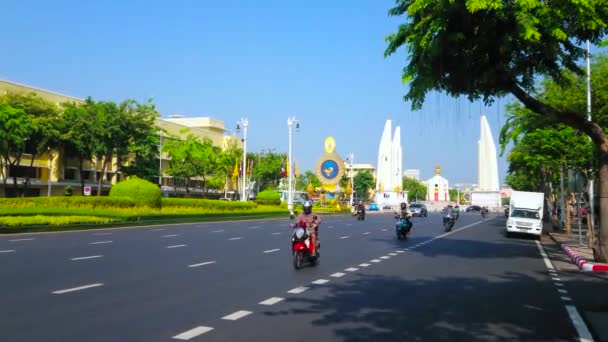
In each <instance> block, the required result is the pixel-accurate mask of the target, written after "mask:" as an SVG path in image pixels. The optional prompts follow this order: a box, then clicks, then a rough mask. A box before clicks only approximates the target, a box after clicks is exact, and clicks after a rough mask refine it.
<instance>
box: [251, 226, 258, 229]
mask: <svg viewBox="0 0 608 342" xmlns="http://www.w3.org/2000/svg"><path fill="white" fill-rule="evenodd" d="M259 228H260V226H252V227H249V229H259Z"/></svg>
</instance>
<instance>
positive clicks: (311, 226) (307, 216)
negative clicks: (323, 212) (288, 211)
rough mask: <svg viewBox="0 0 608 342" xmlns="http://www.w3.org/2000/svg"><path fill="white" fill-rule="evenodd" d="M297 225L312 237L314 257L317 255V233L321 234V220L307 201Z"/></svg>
mask: <svg viewBox="0 0 608 342" xmlns="http://www.w3.org/2000/svg"><path fill="white" fill-rule="evenodd" d="M297 222H298V223H297V224H298V225H299V226H300V227H302V228H304V227H306V231H307V232H308V236H309V237H310V243H311V245H312V255H316V254H317V233H318V232H319V225H320V224H321V218H320V217H319V216H318V215H316V214H313V213H312V202H311V201H305V202H304V204H303V205H302V213H301V214H300V215H298V219H297Z"/></svg>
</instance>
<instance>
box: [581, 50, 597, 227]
mask: <svg viewBox="0 0 608 342" xmlns="http://www.w3.org/2000/svg"><path fill="white" fill-rule="evenodd" d="M587 120H589V121H591V46H590V43H589V39H587ZM589 140H591V137H589ZM593 177H594V176H593V173H591V179H590V180H589V206H590V208H589V209H591V231H594V229H595V222H594V220H595V210H594V208H593V207H594V206H595V205H594V203H593V202H594V201H593ZM579 215H580V214H579Z"/></svg>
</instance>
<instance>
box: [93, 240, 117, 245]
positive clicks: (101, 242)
mask: <svg viewBox="0 0 608 342" xmlns="http://www.w3.org/2000/svg"><path fill="white" fill-rule="evenodd" d="M112 242H114V241H95V242H89V245H103V244H106V243H112Z"/></svg>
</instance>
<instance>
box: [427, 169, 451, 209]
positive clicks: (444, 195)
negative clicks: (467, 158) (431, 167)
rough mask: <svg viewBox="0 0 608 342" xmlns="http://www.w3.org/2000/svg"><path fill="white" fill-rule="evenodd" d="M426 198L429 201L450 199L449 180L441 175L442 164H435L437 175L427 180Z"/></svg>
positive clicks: (446, 200)
mask: <svg viewBox="0 0 608 342" xmlns="http://www.w3.org/2000/svg"><path fill="white" fill-rule="evenodd" d="M424 183H426V200H427V201H429V202H448V201H449V200H450V193H449V182H448V180H447V179H445V178H443V177H441V166H440V165H435V176H433V178H431V179H429V180H427V181H426V182H424Z"/></svg>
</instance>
